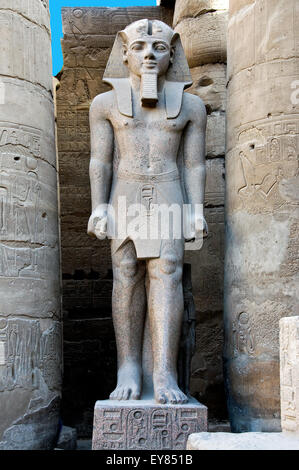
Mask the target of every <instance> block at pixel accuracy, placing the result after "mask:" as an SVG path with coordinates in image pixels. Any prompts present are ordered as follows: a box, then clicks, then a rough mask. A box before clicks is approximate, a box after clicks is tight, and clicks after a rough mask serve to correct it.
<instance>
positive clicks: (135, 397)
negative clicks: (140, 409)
mask: <svg viewBox="0 0 299 470" xmlns="http://www.w3.org/2000/svg"><path fill="white" fill-rule="evenodd" d="M139 399H140V391H139V390H137V388H132V390H131V400H139Z"/></svg>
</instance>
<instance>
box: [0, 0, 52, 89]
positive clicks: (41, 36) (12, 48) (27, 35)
mask: <svg viewBox="0 0 299 470" xmlns="http://www.w3.org/2000/svg"><path fill="white" fill-rule="evenodd" d="M30 3H31V2H27V4H30ZM39 3H40V2H39ZM13 8H14V10H11V9H7V10H6V9H2V5H1V7H0V24H1V50H0V75H2V76H9V77H16V78H19V79H23V80H28V81H29V82H31V83H38V84H39V85H41V86H42V87H44V88H45V89H46V90H52V70H51V61H49V60H48V55H47V54H45V53H44V52H45V50H49V49H50V48H51V38H50V32H49V31H48V30H46V29H45V28H44V27H42V26H40V27H39V26H35V25H33V23H32V20H30V19H27V18H25V17H24V16H23V14H20V13H21V12H17V11H16V10H15V8H16V7H15V5H14V7H13ZM41 8H42V9H43V10H45V9H44V8H43V7H41ZM16 44H19V45H23V44H26V45H27V48H26V53H25V51H24V48H23V47H16ZM12 57H13V58H14V59H13V61H12V60H11V58H12Z"/></svg>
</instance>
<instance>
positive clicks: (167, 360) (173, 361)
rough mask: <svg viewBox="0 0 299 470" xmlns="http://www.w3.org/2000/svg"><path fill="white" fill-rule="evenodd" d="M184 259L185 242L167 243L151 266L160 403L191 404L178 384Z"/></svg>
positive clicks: (156, 386)
mask: <svg viewBox="0 0 299 470" xmlns="http://www.w3.org/2000/svg"><path fill="white" fill-rule="evenodd" d="M183 257H184V241H183V240H174V241H165V242H163V245H162V248H161V255H160V258H157V259H150V260H149V261H148V263H147V268H148V273H149V279H150V289H149V320H150V330H151V337H152V345H153V357H154V373H153V382H154V391H155V399H156V401H157V402H158V403H186V402H187V401H188V398H187V396H186V395H185V394H184V393H183V392H182V391H181V390H180V388H179V387H178V384H177V358H178V349H179V342H180V335H181V327H182V319H183V312H184V299H183V287H182V271H183Z"/></svg>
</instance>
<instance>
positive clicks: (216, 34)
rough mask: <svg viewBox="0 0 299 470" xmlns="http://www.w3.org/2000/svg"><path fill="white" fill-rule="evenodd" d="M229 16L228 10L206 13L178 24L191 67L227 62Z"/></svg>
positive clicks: (177, 30) (178, 30) (177, 28)
mask: <svg viewBox="0 0 299 470" xmlns="http://www.w3.org/2000/svg"><path fill="white" fill-rule="evenodd" d="M227 17H228V14H227V12H226V11H223V12H218V13H206V14H204V15H200V16H199V17H198V18H186V19H184V20H182V21H181V22H180V23H179V24H177V26H176V28H175V30H176V32H178V33H179V34H180V35H181V38H182V43H183V47H184V51H185V53H186V57H187V60H188V64H189V67H191V68H193V67H198V66H199V65H203V64H211V63H215V62H222V63H225V62H226V29H227Z"/></svg>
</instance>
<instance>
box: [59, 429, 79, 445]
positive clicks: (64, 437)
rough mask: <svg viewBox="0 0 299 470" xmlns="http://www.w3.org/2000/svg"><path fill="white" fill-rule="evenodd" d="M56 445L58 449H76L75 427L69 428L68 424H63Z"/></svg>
mask: <svg viewBox="0 0 299 470" xmlns="http://www.w3.org/2000/svg"><path fill="white" fill-rule="evenodd" d="M56 446H57V448H58V449H63V450H76V448H77V431H76V429H74V428H70V427H69V426H63V427H62V429H61V431H60V434H59V439H58V442H57V444H56Z"/></svg>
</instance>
